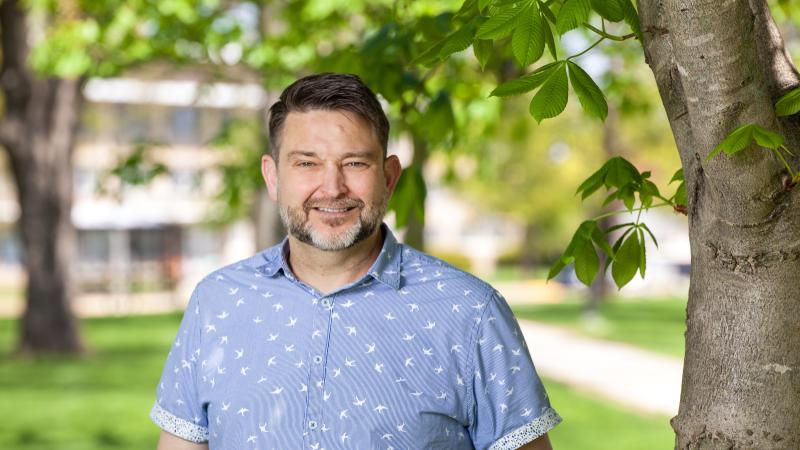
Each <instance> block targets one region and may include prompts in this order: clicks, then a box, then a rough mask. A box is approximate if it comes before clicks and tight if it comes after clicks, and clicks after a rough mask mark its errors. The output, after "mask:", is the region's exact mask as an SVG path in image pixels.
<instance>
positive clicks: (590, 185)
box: [575, 164, 608, 200]
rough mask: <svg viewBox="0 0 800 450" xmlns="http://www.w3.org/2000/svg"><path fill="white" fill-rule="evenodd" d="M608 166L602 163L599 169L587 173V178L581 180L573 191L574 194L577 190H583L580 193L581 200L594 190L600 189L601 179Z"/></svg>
mask: <svg viewBox="0 0 800 450" xmlns="http://www.w3.org/2000/svg"><path fill="white" fill-rule="evenodd" d="M607 171H608V168H607V167H606V166H605V164H604V165H603V167H601V168H600V169H598V170H597V171H596V172H595V173H593V174H591V175H589V178H587V179H586V180H584V181H583V183H581V185H580V186H578V189H577V190H576V191H575V195H578V192H583V193H582V194H581V200H585V199H586V197H588V196H590V195H592V194H593V193H594V192H595V191H597V190H598V189H600V186H602V185H603V181H604V180H605V178H606V172H607Z"/></svg>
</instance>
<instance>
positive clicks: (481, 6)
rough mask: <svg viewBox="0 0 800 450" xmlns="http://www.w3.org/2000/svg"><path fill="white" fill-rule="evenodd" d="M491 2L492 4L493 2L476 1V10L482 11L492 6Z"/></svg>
mask: <svg viewBox="0 0 800 450" xmlns="http://www.w3.org/2000/svg"><path fill="white" fill-rule="evenodd" d="M492 2H494V0H478V9H479V10H481V11H483V10H484V9H486V7H487V6H489V5H490V4H492Z"/></svg>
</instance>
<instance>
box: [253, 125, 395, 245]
mask: <svg viewBox="0 0 800 450" xmlns="http://www.w3.org/2000/svg"><path fill="white" fill-rule="evenodd" d="M261 168H262V173H263V175H264V179H265V180H266V182H267V186H268V187H269V191H270V197H272V199H273V200H275V201H277V202H278V206H279V208H280V213H281V220H282V221H283V223H284V225H285V226H286V228H287V229H288V231H289V233H290V234H291V235H292V236H294V237H295V238H296V239H297V240H299V241H301V242H304V243H306V244H309V245H312V246H314V247H316V248H319V249H321V250H327V251H338V250H343V249H346V248H349V247H351V246H353V245H354V244H356V243H357V242H359V241H361V240H363V239H365V238H367V237H369V236H371V235H372V234H373V233H374V232H375V231H376V229H377V228H378V226H379V225H380V224H381V221H382V220H383V215H384V213H385V212H386V204H387V203H388V201H389V197H390V196H391V194H392V191H393V190H394V187H395V185H396V183H397V179H398V178H399V176H400V170H401V169H400V162H399V160H398V159H397V157H396V156H390V157H388V158H386V160H385V161H384V158H383V152H382V149H381V145H380V143H379V142H378V140H377V138H376V136H375V133H374V132H373V130H372V129H371V128H370V127H369V125H368V124H367V123H366V122H365V121H364V120H363V119H361V118H360V117H359V116H357V115H355V114H352V113H349V112H346V111H326V110H310V111H307V112H302V113H298V112H291V113H289V114H288V115H287V116H286V120H285V121H284V124H283V129H282V131H281V137H280V155H279V157H278V163H277V165H276V163H275V161H274V160H273V159H272V157H271V156H270V155H265V156H264V157H263V158H262V167H261Z"/></svg>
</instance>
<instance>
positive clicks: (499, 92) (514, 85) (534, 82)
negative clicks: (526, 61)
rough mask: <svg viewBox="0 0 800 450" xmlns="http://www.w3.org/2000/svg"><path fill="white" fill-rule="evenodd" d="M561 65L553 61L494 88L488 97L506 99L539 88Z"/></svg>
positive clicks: (559, 62)
mask: <svg viewBox="0 0 800 450" xmlns="http://www.w3.org/2000/svg"><path fill="white" fill-rule="evenodd" d="M561 64H564V63H563V62H562V61H555V62H551V63H549V64H545V65H544V66H542V67H539V68H538V69H536V70H534V71H533V72H531V73H529V74H527V75H524V76H522V77H519V78H517V79H516V80H511V81H508V82H505V83H503V84H501V85H500V86H498V87H496V88H495V89H494V90H493V91H492V93H491V94H489V96H492V97H507V96H509V95H519V94H524V93H525V92H528V91H532V90H534V89H536V88H537V87H539V86H541V85H542V83H544V82H545V80H547V78H548V77H549V76H550V75H551V74H552V72H553V70H559V68H560V65H561Z"/></svg>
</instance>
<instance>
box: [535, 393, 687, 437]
mask: <svg viewBox="0 0 800 450" xmlns="http://www.w3.org/2000/svg"><path fill="white" fill-rule="evenodd" d="M543 382H544V384H545V388H546V389H547V393H548V395H549V396H550V402H551V403H552V405H553V408H555V410H556V411H558V413H559V414H560V415H561V418H562V419H564V421H563V422H561V423H560V424H559V425H557V426H556V427H555V428H554V429H553V430H552V431H551V432H550V433H549V435H550V441H551V442H552V443H553V448H554V449H555V450H571V449H577V450H642V449H647V450H671V449H672V448H674V445H675V444H674V442H675V437H674V434H673V432H672V428H670V425H669V417H666V416H658V415H635V414H631V413H630V412H629V411H626V410H624V409H622V408H620V407H617V406H615V405H610V404H608V403H607V402H602V401H599V400H596V399H593V398H591V397H590V396H588V395H586V394H583V393H580V392H577V391H575V390H573V389H571V388H570V387H568V386H566V385H564V384H561V383H557V382H555V381H552V380H549V379H544V380H543Z"/></svg>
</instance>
